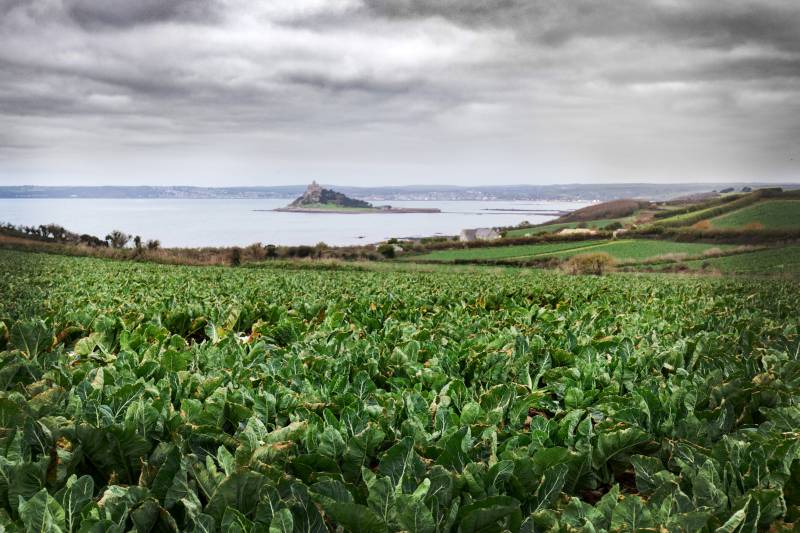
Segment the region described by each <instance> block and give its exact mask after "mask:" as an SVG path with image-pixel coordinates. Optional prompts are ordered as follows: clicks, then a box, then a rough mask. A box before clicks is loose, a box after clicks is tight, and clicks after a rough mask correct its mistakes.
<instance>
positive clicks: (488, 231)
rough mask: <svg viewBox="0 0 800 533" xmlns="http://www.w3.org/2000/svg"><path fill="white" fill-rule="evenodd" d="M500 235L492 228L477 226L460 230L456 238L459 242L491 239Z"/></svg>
mask: <svg viewBox="0 0 800 533" xmlns="http://www.w3.org/2000/svg"><path fill="white" fill-rule="evenodd" d="M500 237H501V235H500V233H498V231H497V230H496V229H494V228H477V229H464V230H461V235H460V236H459V237H458V240H459V241H461V242H472V241H493V240H495V239H499V238H500Z"/></svg>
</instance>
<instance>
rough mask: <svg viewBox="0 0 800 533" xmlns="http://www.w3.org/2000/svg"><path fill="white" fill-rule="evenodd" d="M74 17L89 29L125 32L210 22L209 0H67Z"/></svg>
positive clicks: (212, 8) (213, 10)
mask: <svg viewBox="0 0 800 533" xmlns="http://www.w3.org/2000/svg"><path fill="white" fill-rule="evenodd" d="M64 5H65V8H66V10H67V12H68V13H69V15H70V17H71V18H72V19H73V20H75V22H77V23H78V24H80V25H81V26H83V27H86V28H103V27H113V28H124V27H130V26H136V25H139V24H148V23H153V22H165V21H170V20H179V21H209V20H211V19H213V18H214V16H215V13H216V11H215V6H214V4H213V3H212V2H211V1H209V0H167V1H164V0H102V1H99V2H98V1H96V0H64Z"/></svg>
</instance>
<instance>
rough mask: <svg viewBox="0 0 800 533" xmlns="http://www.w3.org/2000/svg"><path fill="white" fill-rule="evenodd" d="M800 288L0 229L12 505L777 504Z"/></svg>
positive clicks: (156, 520)
mask: <svg viewBox="0 0 800 533" xmlns="http://www.w3.org/2000/svg"><path fill="white" fill-rule="evenodd" d="M798 293H800V286H798V284H797V283H794V282H788V281H780V282H779V281H746V280H726V279H689V278H684V279H676V278H667V277H643V276H622V275H620V276H611V277H604V278H580V277H568V276H563V275H559V274H555V273H546V272H541V271H535V272H521V271H500V270H476V271H475V272H471V273H468V274H467V273H464V272H457V273H456V272H454V273H449V272H447V271H444V270H443V271H439V272H432V273H425V272H401V271H396V272H392V271H386V272H370V271H365V272H359V271H319V270H305V271H301V270H294V271H286V270H283V271H282V270H277V269H262V270H256V269H230V268H228V269H226V268H186V267H166V266H157V265H145V264H136V263H114V262H107V261H101V260H95V259H85V258H66V257H57V256H40V255H33V254H23V253H13V252H0V294H1V295H2V298H0V320H2V322H0V530H3V528H5V530H6V531H23V530H25V531H69V532H75V531H86V532H91V531H97V532H100V531H120V532H121V531H140V532H144V531H198V532H212V531H269V532H270V533H272V532H276V533H277V532H290V531H298V532H300V531H303V532H325V531H337V530H338V531H354V532H387V531H409V532H417V533H423V532H424V533H433V532H446V531H461V532H494V531H503V530H509V531H514V532H516V531H524V532H534V531H537V532H538V531H596V532H599V531H648V530H649V531H721V532H734V531H758V530H766V529H768V528H770V527H772V528H774V529H781V528H784V527H785V528H786V529H787V530H789V529H790V528H791V527H792V525H791V524H793V523H795V522H797V521H800V433H799V432H798V428H800V406H798V398H800V336H798V317H800V299H798V297H797V295H798Z"/></svg>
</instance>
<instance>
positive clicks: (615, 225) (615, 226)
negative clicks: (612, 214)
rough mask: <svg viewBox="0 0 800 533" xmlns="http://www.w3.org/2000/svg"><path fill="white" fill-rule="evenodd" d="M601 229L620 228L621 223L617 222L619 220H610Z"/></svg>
mask: <svg viewBox="0 0 800 533" xmlns="http://www.w3.org/2000/svg"><path fill="white" fill-rule="evenodd" d="M603 229H604V230H605V231H614V230H618V229H622V223H621V222H619V221H614V222H612V223H610V224H606V225H605V226H603Z"/></svg>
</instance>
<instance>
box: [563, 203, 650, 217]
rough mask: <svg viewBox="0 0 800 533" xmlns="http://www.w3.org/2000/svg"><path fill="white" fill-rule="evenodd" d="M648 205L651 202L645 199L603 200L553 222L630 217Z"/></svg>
mask: <svg viewBox="0 0 800 533" xmlns="http://www.w3.org/2000/svg"><path fill="white" fill-rule="evenodd" d="M646 207H650V202H647V201H644V200H631V199H623V200H612V201H610V202H603V203H602V204H596V205H590V206H587V207H584V208H583V209H578V210H576V211H573V212H572V213H570V214H568V215H564V216H562V217H560V218H558V219H556V220H554V221H553V223H561V222H588V221H590V220H601V219H609V218H621V217H628V216H631V215H632V214H634V213H635V212H636V211H638V210H639V209H644V208H646Z"/></svg>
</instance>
